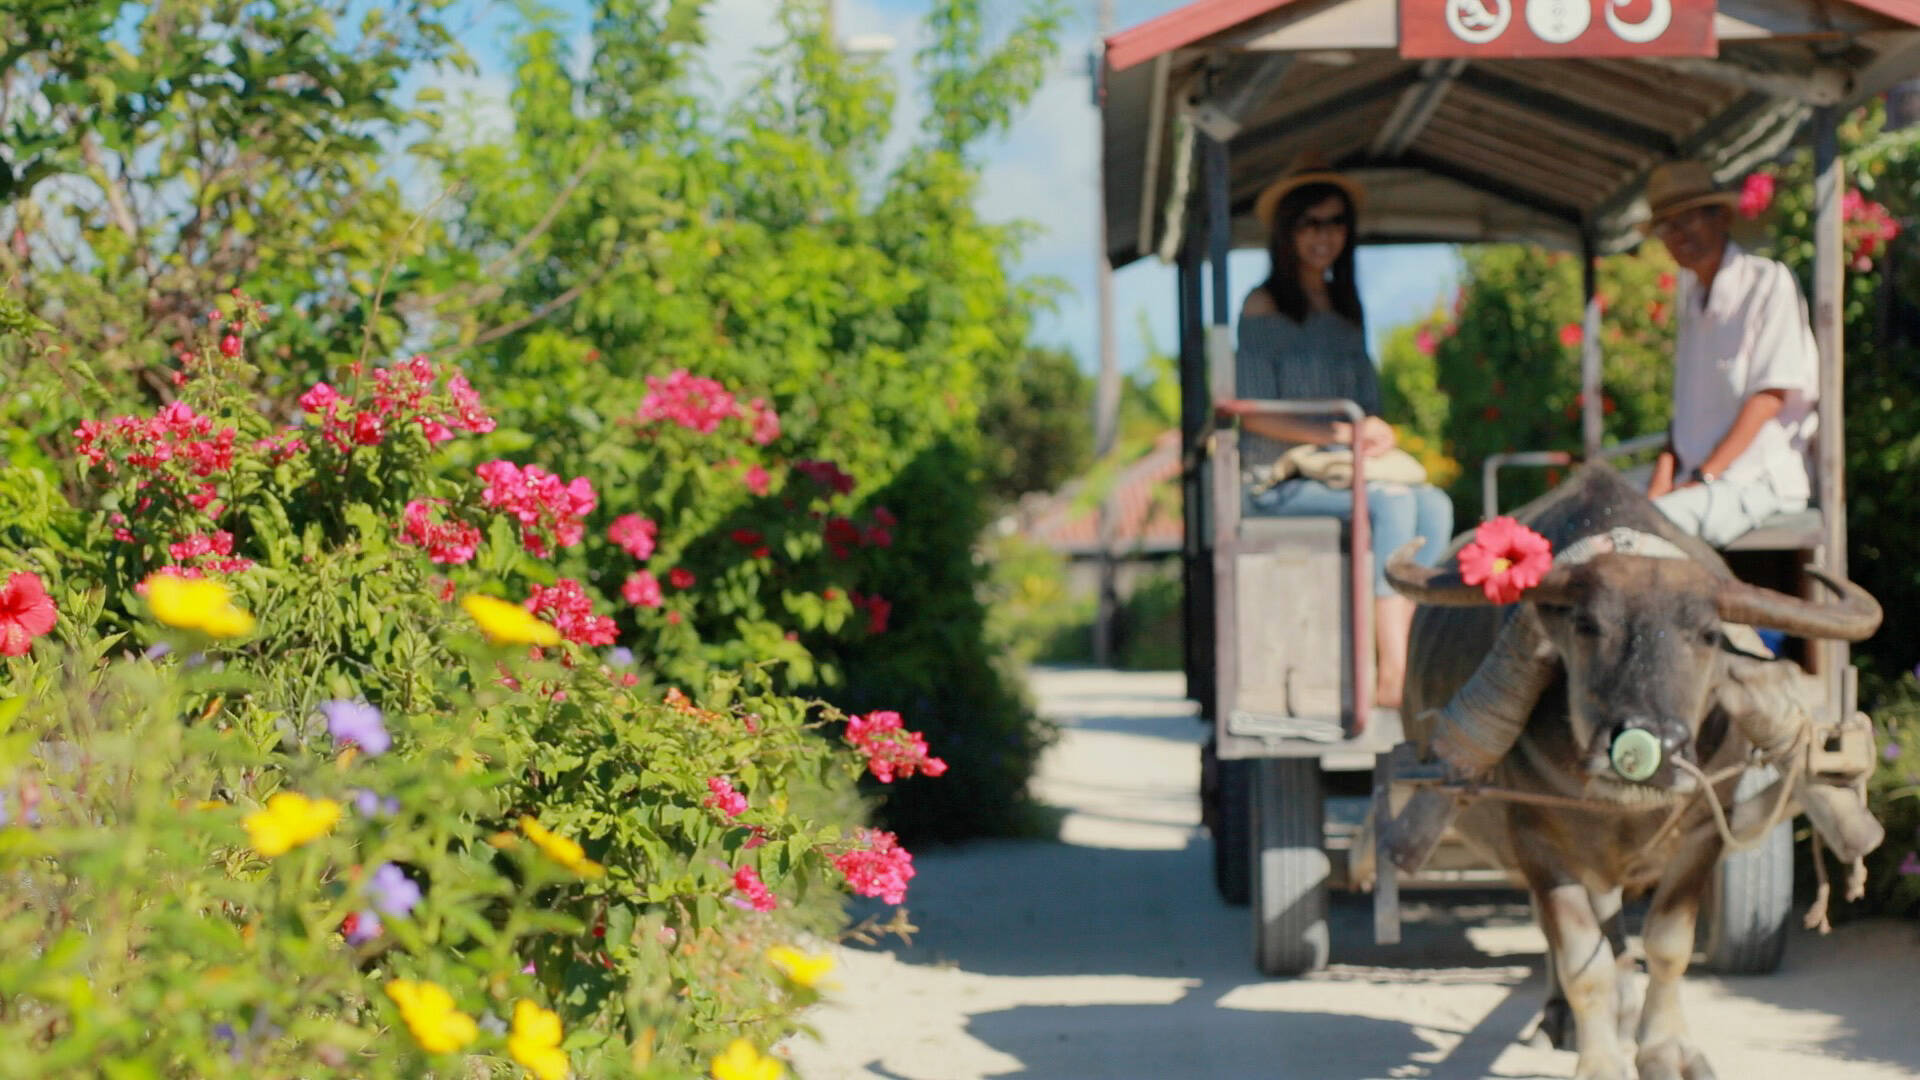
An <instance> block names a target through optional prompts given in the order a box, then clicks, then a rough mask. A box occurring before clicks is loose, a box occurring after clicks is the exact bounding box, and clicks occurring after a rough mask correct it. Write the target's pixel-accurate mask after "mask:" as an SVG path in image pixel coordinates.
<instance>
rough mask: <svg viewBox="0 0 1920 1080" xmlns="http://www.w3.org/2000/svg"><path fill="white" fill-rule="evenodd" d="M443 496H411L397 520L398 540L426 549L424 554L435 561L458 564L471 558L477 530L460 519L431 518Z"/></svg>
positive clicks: (477, 535)
mask: <svg viewBox="0 0 1920 1080" xmlns="http://www.w3.org/2000/svg"><path fill="white" fill-rule="evenodd" d="M445 505H446V500H444V499H415V500H413V501H412V502H410V503H408V504H407V507H406V510H405V512H404V519H403V521H402V523H401V530H400V541H401V542H402V543H405V544H410V545H412V546H414V547H423V548H426V549H427V557H428V558H430V559H432V560H433V561H434V562H437V563H444V564H451V565H454V566H460V565H463V564H465V563H469V562H472V561H473V556H474V554H475V553H476V552H477V551H478V550H479V548H480V530H479V529H478V528H476V527H474V526H472V525H469V524H467V523H466V522H464V521H456V520H452V519H449V520H445V521H434V520H433V515H434V513H435V508H436V507H442V506H445Z"/></svg>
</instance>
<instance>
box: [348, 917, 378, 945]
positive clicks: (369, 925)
mask: <svg viewBox="0 0 1920 1080" xmlns="http://www.w3.org/2000/svg"><path fill="white" fill-rule="evenodd" d="M379 936H380V916H378V915H376V914H374V913H373V912H371V911H357V912H355V913H354V914H353V925H352V926H350V927H348V928H347V944H349V945H365V944H366V943H367V942H369V941H372V940H373V939H374V938H377V937H379Z"/></svg>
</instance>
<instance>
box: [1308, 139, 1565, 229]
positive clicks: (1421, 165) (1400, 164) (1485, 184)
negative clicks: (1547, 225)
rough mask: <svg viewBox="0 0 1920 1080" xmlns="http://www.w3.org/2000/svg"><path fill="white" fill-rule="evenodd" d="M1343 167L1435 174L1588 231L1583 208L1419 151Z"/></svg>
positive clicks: (1358, 160) (1358, 159) (1360, 160)
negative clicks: (1385, 159)
mask: <svg viewBox="0 0 1920 1080" xmlns="http://www.w3.org/2000/svg"><path fill="white" fill-rule="evenodd" d="M1340 167H1341V168H1343V169H1366V168H1410V169H1420V170H1422V171H1424V172H1429V173H1432V174H1433V175H1435V176H1440V177H1445V178H1446V179H1448V180H1452V181H1454V182H1455V183H1459V184H1465V185H1466V186H1467V187H1470V188H1472V189H1474V190H1475V191H1480V192H1484V193H1486V194H1488V195H1491V196H1493V197H1494V198H1496V199H1501V200H1504V201H1506V202H1509V203H1512V204H1513V205H1515V206H1519V207H1524V208H1525V209H1528V210H1532V211H1534V212H1536V213H1540V214H1544V215H1546V216H1547V217H1550V218H1554V219H1556V220H1559V221H1564V222H1566V223H1567V224H1569V225H1571V226H1573V227H1574V228H1576V229H1579V228H1584V221H1583V218H1582V215H1581V213H1580V208H1579V207H1576V206H1570V205H1568V204H1566V203H1563V202H1558V201H1556V200H1554V199H1552V198H1549V197H1547V196H1544V195H1541V194H1539V193H1538V192H1534V191H1529V190H1527V189H1526V188H1522V187H1519V186H1517V185H1514V184H1510V183H1508V182H1507V181H1505V180H1502V179H1500V178H1499V177H1497V176H1493V175H1491V174H1489V173H1484V172H1481V171H1480V170H1478V169H1474V168H1470V167H1468V166H1465V165H1456V164H1454V163H1453V162H1451V161H1447V160H1445V159H1443V158H1437V157H1434V156H1432V155H1430V154H1423V153H1420V152H1419V151H1408V152H1406V153H1404V154H1401V155H1400V156H1399V157H1397V158H1394V159H1393V160H1390V161H1371V160H1367V159H1365V158H1361V157H1357V156H1356V157H1355V158H1352V159H1349V160H1346V161H1342V162H1340Z"/></svg>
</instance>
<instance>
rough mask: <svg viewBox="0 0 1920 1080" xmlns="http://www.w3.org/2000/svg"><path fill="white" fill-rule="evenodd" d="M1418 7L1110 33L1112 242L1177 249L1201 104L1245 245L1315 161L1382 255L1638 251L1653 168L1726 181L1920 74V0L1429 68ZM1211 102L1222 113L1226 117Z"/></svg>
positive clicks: (1772, 16)
mask: <svg viewBox="0 0 1920 1080" xmlns="http://www.w3.org/2000/svg"><path fill="white" fill-rule="evenodd" d="M1397 5H1398V0H1196V2H1195V3H1192V4H1188V5H1187V6H1185V7H1182V8H1179V9H1177V10H1175V11H1172V12H1169V13H1167V14H1166V15H1163V16H1161V17H1159V18H1157V19H1153V20H1151V21H1149V22H1146V23H1142V24H1141V25H1139V26H1136V27H1133V28H1131V29H1128V30H1124V31H1122V32H1120V33H1117V34H1115V35H1113V36H1111V37H1109V38H1107V40H1106V53H1105V62H1104V65H1103V72H1102V75H1103V84H1102V95H1103V97H1102V129H1103V133H1104V134H1103V140H1104V147H1103V153H1104V170H1103V172H1104V183H1105V188H1106V200H1107V239H1106V242H1107V251H1108V255H1109V257H1110V258H1111V259H1112V261H1113V264H1114V265H1115V266H1122V265H1125V264H1127V263H1130V262H1132V261H1134V260H1135V259H1138V258H1140V257H1141V256H1142V255H1146V254H1149V253H1151V252H1153V251H1155V250H1156V249H1158V248H1159V247H1160V246H1161V244H1162V242H1163V240H1165V239H1167V233H1168V230H1169V228H1171V229H1173V230H1174V231H1176V232H1177V231H1178V230H1179V228H1180V227H1181V225H1180V218H1181V215H1180V214H1178V213H1175V214H1173V215H1171V216H1170V215H1169V214H1168V208H1169V206H1170V205H1172V204H1173V203H1174V202H1177V200H1178V199H1179V198H1180V193H1181V192H1183V191H1185V190H1187V183H1188V182H1187V181H1186V179H1185V178H1184V177H1182V178H1176V176H1175V168H1176V162H1179V161H1182V160H1190V161H1191V163H1192V165H1194V166H1196V167H1197V164H1198V155H1197V154H1194V155H1191V157H1190V158H1189V155H1187V154H1184V153H1183V152H1182V151H1183V149H1184V148H1183V147H1181V146H1179V145H1177V142H1178V141H1179V140H1178V139H1177V137H1176V132H1177V131H1180V130H1184V129H1186V128H1187V127H1188V125H1186V124H1184V123H1181V122H1179V119H1180V117H1182V115H1183V114H1185V115H1193V114H1192V113H1191V112H1189V111H1188V110H1189V109H1190V108H1192V107H1195V106H1198V107H1201V114H1200V115H1202V116H1205V115H1206V114H1207V112H1208V111H1211V112H1212V113H1213V114H1214V115H1216V116H1224V117H1225V118H1226V119H1227V120H1228V121H1229V122H1230V124H1233V125H1237V130H1235V129H1234V128H1232V127H1229V128H1225V129H1220V128H1216V130H1233V131H1234V133H1233V134H1232V135H1231V137H1230V139H1229V141H1228V153H1229V162H1230V164H1229V172H1228V176H1229V199H1230V202H1231V204H1232V209H1233V237H1234V241H1235V245H1236V246H1250V247H1258V246H1263V245H1264V242H1265V238H1264V236H1263V235H1262V233H1261V230H1260V227H1259V225H1258V223H1257V222H1255V221H1254V219H1253V212H1252V209H1253V201H1254V198H1255V197H1256V196H1257V195H1258V194H1259V192H1260V189H1261V188H1262V187H1264V186H1265V185H1266V184H1267V183H1269V182H1270V181H1271V180H1272V179H1273V178H1274V177H1275V176H1276V175H1277V174H1278V173H1280V172H1281V171H1282V170H1283V169H1285V168H1286V166H1287V163H1288V162H1290V161H1291V160H1293V158H1294V157H1295V156H1296V155H1297V154H1299V153H1301V152H1302V151H1306V150H1309V149H1311V150H1313V151H1315V152H1317V153H1319V154H1322V155H1324V156H1325V158H1326V159H1327V160H1329V161H1331V162H1333V163H1335V164H1336V165H1338V166H1339V167H1341V168H1343V169H1345V170H1347V171H1349V172H1350V173H1352V174H1354V175H1356V176H1357V177H1358V178H1359V179H1361V180H1362V181H1363V182H1364V183H1365V184H1366V185H1367V187H1368V190H1369V196H1368V203H1367V208H1366V212H1365V213H1364V214H1363V216H1362V218H1361V222H1360V235H1361V239H1362V240H1363V241H1365V242H1371V243H1382V242H1399V241H1459V242H1475V241H1502V240H1511V241H1521V242H1532V243H1542V244H1547V245H1552V246H1564V247H1577V246H1578V245H1579V244H1580V242H1581V237H1582V236H1583V234H1589V235H1591V236H1592V237H1593V238H1594V240H1595V242H1596V243H1597V244H1598V245H1599V247H1600V250H1603V251H1606V250H1618V249H1621V248H1624V247H1627V246H1630V245H1631V243H1632V242H1633V240H1634V238H1635V236H1636V234H1635V233H1634V231H1633V224H1634V222H1635V221H1636V220H1638V219H1639V218H1640V217H1641V216H1642V215H1643V213H1644V209H1643V204H1642V203H1641V200H1640V193H1641V188H1642V187H1643V185H1644V183H1645V181H1646V177H1647V173H1648V171H1649V170H1651V169H1652V168H1653V166H1655V165H1656V164H1658V163H1660V162H1662V161H1666V160H1670V159H1673V158H1678V157H1699V158H1702V159H1705V160H1707V161H1708V162H1710V163H1711V164H1712V165H1713V166H1714V167H1715V169H1716V172H1717V174H1718V175H1719V176H1720V177H1721V178H1722V179H1723V180H1725V179H1730V178H1732V177H1733V176H1735V175H1737V174H1739V173H1741V172H1744V171H1746V170H1748V169H1750V168H1752V167H1753V166H1755V165H1757V164H1759V163H1761V162H1763V161H1765V160H1767V159H1769V158H1771V157H1772V156H1774V155H1775V154H1777V153H1778V152H1779V151H1780V150H1782V149H1784V148H1785V147H1786V146H1787V145H1788V144H1789V143H1790V142H1791V140H1792V139H1793V138H1794V136H1795V135H1796V133H1797V132H1799V131H1800V130H1801V128H1802V127H1803V123H1804V121H1805V120H1806V118H1807V117H1808V115H1809V114H1810V113H1811V110H1812V109H1813V108H1814V107H1815V106H1817V105H1838V106H1841V107H1846V106H1850V105H1853V104H1857V103H1859V102H1861V101H1863V100H1866V99H1867V98H1868V97H1870V96H1872V95H1874V94H1877V93H1879V92H1881V91H1883V90H1885V89H1886V88H1887V87H1889V86H1891V85H1892V84H1894V83H1895V82H1898V81H1900V80H1902V79H1905V78H1909V77H1912V76H1914V75H1916V74H1920V0H1719V3H1718V4H1717V7H1716V11H1715V14H1714V30H1715V35H1716V37H1717V38H1718V41H1719V55H1718V56H1717V57H1715V58H1706V57H1696V58H1678V57H1662V58H1635V59H1601V58H1590V57H1579V58H1565V59H1509V60H1491V59H1475V60H1471V61H1468V60H1457V59H1455V60H1447V59H1442V60H1431V59H1430V60H1414V59H1404V58H1402V57H1401V56H1400V53H1399V20H1398V6H1397ZM1209 106H1210V107H1211V109H1210V110H1208V109H1207V107H1209Z"/></svg>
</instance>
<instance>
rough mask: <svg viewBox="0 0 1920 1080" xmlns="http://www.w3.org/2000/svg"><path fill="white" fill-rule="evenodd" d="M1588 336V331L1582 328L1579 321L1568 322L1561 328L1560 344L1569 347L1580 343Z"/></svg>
mask: <svg viewBox="0 0 1920 1080" xmlns="http://www.w3.org/2000/svg"><path fill="white" fill-rule="evenodd" d="M1586 336H1587V335H1586V331H1584V330H1582V329H1581V328H1580V324H1579V323H1568V324H1566V325H1565V326H1562V327H1561V328H1560V344H1562V345H1565V346H1566V347H1567V348H1569V349H1571V348H1573V347H1574V346H1575V345H1578V344H1580V342H1581V340H1582V339H1583V338H1585V337H1586Z"/></svg>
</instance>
